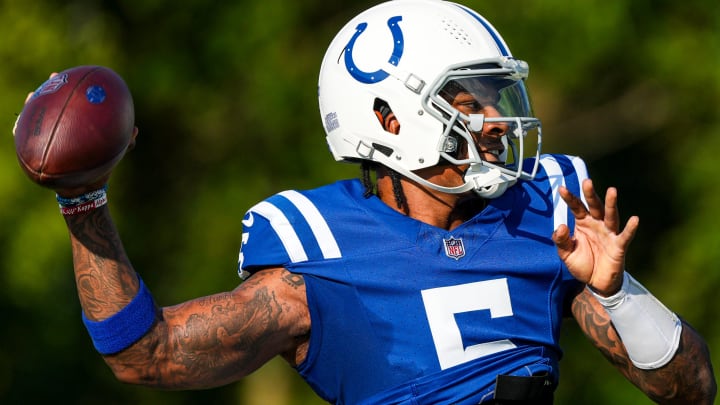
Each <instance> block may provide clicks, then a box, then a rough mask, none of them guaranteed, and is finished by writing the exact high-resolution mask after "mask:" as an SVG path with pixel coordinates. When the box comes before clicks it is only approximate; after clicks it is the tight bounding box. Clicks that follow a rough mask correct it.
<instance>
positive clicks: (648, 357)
mask: <svg viewBox="0 0 720 405" xmlns="http://www.w3.org/2000/svg"><path fill="white" fill-rule="evenodd" d="M588 290H590V292H592V293H593V295H594V296H595V298H597V300H598V301H599V302H600V304H602V306H603V307H604V308H605V310H606V311H607V313H608V314H609V315H610V319H611V321H612V323H613V325H614V326H615V330H617V333H618V334H619V335H620V339H622V342H623V344H624V345H625V350H627V353H628V356H629V357H630V360H631V361H632V362H633V364H634V365H635V367H637V368H640V369H644V370H652V369H656V368H660V367H662V366H664V365H665V364H667V363H668V362H669V361H670V360H671V359H672V358H673V356H674V355H675V352H676V351H677V349H678V346H679V345H680V335H681V333H682V322H681V321H680V319H679V318H678V316H677V315H676V314H675V313H673V312H672V311H670V310H669V309H668V308H667V307H665V305H663V304H662V303H661V302H660V301H659V300H658V299H657V298H655V297H654V296H653V295H652V294H651V293H650V292H649V291H648V290H647V289H646V288H645V287H644V286H643V285H642V284H640V283H639V282H638V281H637V280H635V279H634V278H633V277H632V276H631V275H630V274H629V273H628V272H625V277H624V280H623V285H622V288H621V289H620V291H619V292H617V293H616V294H615V295H612V296H610V297H602V296H600V295H597V294H595V293H594V292H593V291H592V289H590V288H588Z"/></svg>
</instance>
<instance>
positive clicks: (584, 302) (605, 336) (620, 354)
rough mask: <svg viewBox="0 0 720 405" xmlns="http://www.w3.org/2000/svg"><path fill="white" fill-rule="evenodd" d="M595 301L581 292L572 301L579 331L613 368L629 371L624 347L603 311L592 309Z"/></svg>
mask: <svg viewBox="0 0 720 405" xmlns="http://www.w3.org/2000/svg"><path fill="white" fill-rule="evenodd" d="M594 304H596V301H595V299H594V298H592V297H591V296H590V294H588V293H587V292H582V293H580V294H579V295H578V297H577V298H576V299H575V300H574V301H573V304H572V312H573V314H574V316H575V319H576V320H577V322H578V325H579V326H580V329H582V331H583V332H584V333H585V334H586V335H587V336H588V337H589V338H590V341H592V342H593V344H594V345H595V347H597V348H598V349H599V350H600V351H601V352H602V354H603V355H604V356H605V357H607V358H608V359H609V360H610V361H611V362H612V363H613V364H615V366H617V367H620V368H622V369H624V370H629V369H630V367H631V366H632V365H631V364H630V362H629V361H628V359H627V353H626V352H625V347H624V346H623V344H622V342H621V341H620V337H619V336H618V335H617V333H616V332H615V329H614V328H613V327H612V324H611V322H610V317H609V316H608V315H607V314H606V313H605V311H604V310H602V309H600V311H598V308H597V307H594Z"/></svg>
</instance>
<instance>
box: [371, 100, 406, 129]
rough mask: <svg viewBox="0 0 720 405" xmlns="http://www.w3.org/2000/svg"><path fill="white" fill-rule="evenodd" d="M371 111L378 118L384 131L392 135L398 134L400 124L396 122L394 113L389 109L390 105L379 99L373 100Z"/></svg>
mask: <svg viewBox="0 0 720 405" xmlns="http://www.w3.org/2000/svg"><path fill="white" fill-rule="evenodd" d="M373 111H374V112H375V116H376V117H377V118H378V121H380V125H381V126H382V128H383V129H384V130H385V131H387V132H389V133H391V134H394V135H397V134H399V133H400V122H399V121H398V120H397V117H396V116H395V113H393V111H392V109H391V108H390V104H388V103H387V101H385V100H383V99H381V98H375V102H374V103H373Z"/></svg>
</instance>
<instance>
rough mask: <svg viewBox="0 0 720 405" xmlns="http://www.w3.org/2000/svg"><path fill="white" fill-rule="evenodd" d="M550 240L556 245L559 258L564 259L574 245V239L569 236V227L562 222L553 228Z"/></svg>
mask: <svg viewBox="0 0 720 405" xmlns="http://www.w3.org/2000/svg"><path fill="white" fill-rule="evenodd" d="M552 240H553V242H555V246H557V249H558V253H559V254H560V258H561V259H564V258H565V257H566V256H567V255H568V254H570V252H572V251H573V249H574V247H575V241H574V240H573V239H572V238H571V237H570V228H568V226H567V225H565V224H562V225H560V226H558V227H557V229H555V232H553V234H552Z"/></svg>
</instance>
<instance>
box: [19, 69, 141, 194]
mask: <svg viewBox="0 0 720 405" xmlns="http://www.w3.org/2000/svg"><path fill="white" fill-rule="evenodd" d="M134 126H135V108H134V105H133V100H132V95H131V94H130V90H129V89H128V87H127V85H126V84H125V81H124V80H123V79H122V78H121V77H120V76H119V75H118V74H117V73H115V72H114V71H112V70H111V69H109V68H107V67H103V66H77V67H73V68H70V69H67V70H64V71H62V72H60V73H58V74H57V75H54V76H53V77H51V78H50V79H48V80H47V81H46V82H45V83H43V84H42V85H41V86H40V87H39V88H38V89H37V90H36V91H35V92H34V93H33V94H32V96H30V99H29V100H28V101H27V102H26V103H25V106H24V107H23V110H22V112H21V113H20V116H19V117H18V119H17V122H16V126H15V131H14V137H15V151H16V152H17V157H18V160H19V162H20V166H21V167H22V168H23V169H24V170H25V173H26V174H27V175H28V176H29V177H30V179H32V180H33V181H34V182H36V183H38V184H40V185H41V186H44V187H49V188H53V189H66V188H76V187H82V186H86V185H90V184H93V183H94V182H96V181H98V180H99V179H101V178H102V177H103V176H105V175H107V174H108V173H109V172H110V171H111V170H112V168H113V167H114V166H115V165H116V164H117V162H118V161H119V160H120V159H121V158H122V157H123V155H124V154H125V150H126V149H127V147H128V145H129V143H130V140H131V138H132V133H133V128H134Z"/></svg>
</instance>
